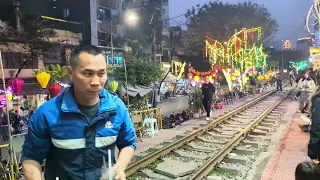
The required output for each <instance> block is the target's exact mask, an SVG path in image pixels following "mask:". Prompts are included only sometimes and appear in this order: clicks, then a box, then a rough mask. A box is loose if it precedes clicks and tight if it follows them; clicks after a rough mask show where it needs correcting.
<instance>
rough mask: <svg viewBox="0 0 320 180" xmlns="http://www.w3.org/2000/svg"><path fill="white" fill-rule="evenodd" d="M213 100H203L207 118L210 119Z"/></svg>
mask: <svg viewBox="0 0 320 180" xmlns="http://www.w3.org/2000/svg"><path fill="white" fill-rule="evenodd" d="M211 104H212V98H203V107H204V109H205V110H206V112H207V117H210V111H211Z"/></svg>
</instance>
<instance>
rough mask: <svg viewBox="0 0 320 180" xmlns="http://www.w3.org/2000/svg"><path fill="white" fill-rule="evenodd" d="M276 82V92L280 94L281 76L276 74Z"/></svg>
mask: <svg viewBox="0 0 320 180" xmlns="http://www.w3.org/2000/svg"><path fill="white" fill-rule="evenodd" d="M276 82H277V92H279V90H280V92H282V76H281V75H280V74H279V73H277V76H276Z"/></svg>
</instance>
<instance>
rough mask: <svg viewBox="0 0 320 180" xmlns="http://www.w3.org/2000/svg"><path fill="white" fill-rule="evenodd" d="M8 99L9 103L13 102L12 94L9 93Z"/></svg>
mask: <svg viewBox="0 0 320 180" xmlns="http://www.w3.org/2000/svg"><path fill="white" fill-rule="evenodd" d="M7 98H8V100H9V101H11V100H12V98H13V95H12V93H8V94H7Z"/></svg>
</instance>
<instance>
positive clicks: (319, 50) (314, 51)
mask: <svg viewBox="0 0 320 180" xmlns="http://www.w3.org/2000/svg"><path fill="white" fill-rule="evenodd" d="M309 52H310V55H313V54H319V53H320V48H310V50H309Z"/></svg>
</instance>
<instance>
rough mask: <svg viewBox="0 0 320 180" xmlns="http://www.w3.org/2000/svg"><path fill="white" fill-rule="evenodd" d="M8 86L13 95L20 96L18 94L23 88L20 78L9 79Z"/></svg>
mask: <svg viewBox="0 0 320 180" xmlns="http://www.w3.org/2000/svg"><path fill="white" fill-rule="evenodd" d="M8 84H9V86H10V87H11V89H12V92H13V93H14V94H20V92H21V90H22V88H23V86H24V81H23V80H22V79H20V78H14V79H10V80H9V82H8Z"/></svg>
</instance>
